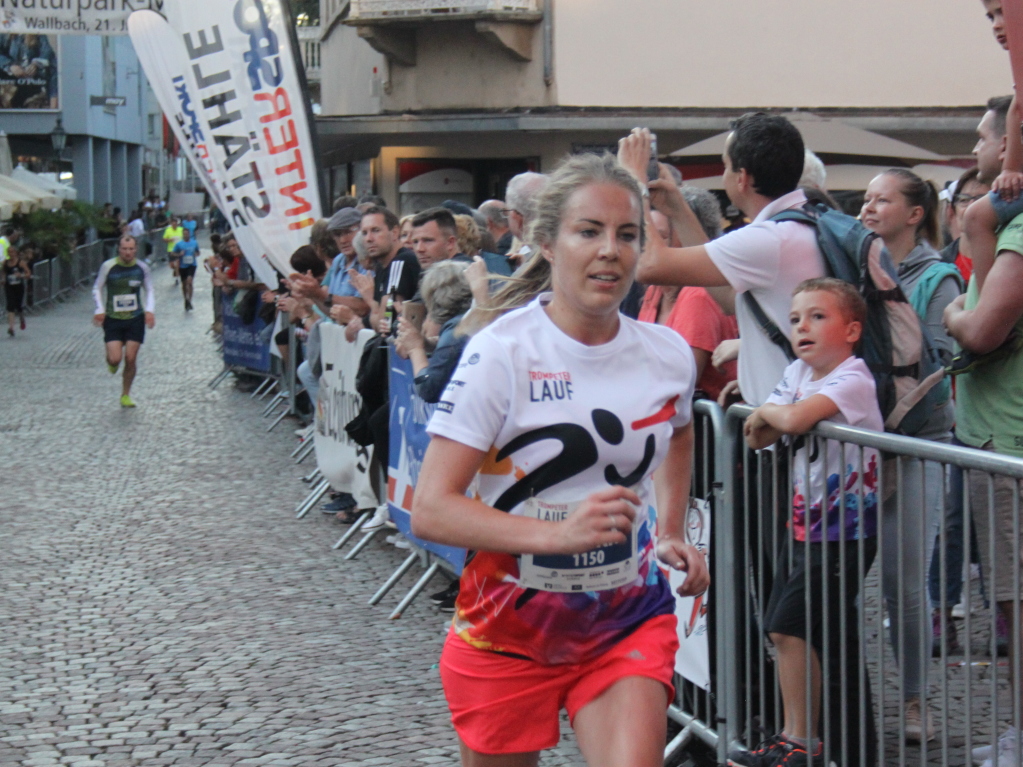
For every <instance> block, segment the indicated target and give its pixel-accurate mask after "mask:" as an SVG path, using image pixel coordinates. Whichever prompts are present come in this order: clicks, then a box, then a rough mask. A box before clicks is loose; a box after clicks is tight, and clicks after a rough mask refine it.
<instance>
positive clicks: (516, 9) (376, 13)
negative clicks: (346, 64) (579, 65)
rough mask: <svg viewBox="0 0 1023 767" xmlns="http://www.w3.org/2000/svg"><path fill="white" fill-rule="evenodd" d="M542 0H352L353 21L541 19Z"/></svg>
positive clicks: (350, 21) (371, 22)
mask: <svg viewBox="0 0 1023 767" xmlns="http://www.w3.org/2000/svg"><path fill="white" fill-rule="evenodd" d="M542 16H543V8H542V0H351V9H350V11H349V13H348V23H350V24H359V25H361V24H381V23H388V22H405V23H408V22H420V21H442V20H445V19H473V20H479V19H489V20H494V21H510V22H519V23H521V22H526V23H530V22H537V21H539V20H540V19H541V18H542Z"/></svg>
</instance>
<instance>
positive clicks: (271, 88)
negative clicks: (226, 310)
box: [129, 0, 321, 274]
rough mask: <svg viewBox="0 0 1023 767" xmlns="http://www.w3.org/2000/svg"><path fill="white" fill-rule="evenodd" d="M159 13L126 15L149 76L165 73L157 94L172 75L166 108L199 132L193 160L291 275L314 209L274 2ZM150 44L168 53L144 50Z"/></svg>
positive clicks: (309, 160)
mask: <svg viewBox="0 0 1023 767" xmlns="http://www.w3.org/2000/svg"><path fill="white" fill-rule="evenodd" d="M164 12H165V13H166V14H167V20H166V22H164V21H163V19H162V18H161V17H160V16H159V15H158V14H156V13H153V12H151V11H140V12H138V13H135V14H133V15H132V17H131V20H130V21H129V28H130V32H131V36H132V42H133V43H134V45H135V50H136V52H137V53H139V55H140V60H141V59H142V58H143V57H144V58H145V59H148V60H149V61H151V62H157V61H158V62H160V64H159V65H158V66H159V67H160V68H159V69H158V70H157V71H155V72H153V73H150V72H149V69H148V66H147V64H146V62H145V61H143V67H144V68H146V74H147V76H148V77H149V79H150V82H152V81H153V80H154V79H157V78H159V79H162V80H163V81H164V83H165V85H164V86H162V88H161V90H163V91H165V90H166V82H168V81H169V82H170V84H171V86H172V88H173V89H174V91H175V92H176V93H177V94H178V101H179V103H180V107H179V108H178V109H176V110H174V112H171V114H175V113H178V112H180V113H181V115H182V117H184V118H186V119H187V121H188V125H189V128H190V133H191V135H192V136H195V137H201V138H202V144H201V146H202V147H204V149H205V152H206V157H205V158H204V157H202V156H201V155H200V157H199V159H200V160H201V161H203V162H205V167H206V172H207V173H208V175H210V176H211V177H212V179H213V181H214V183H215V186H216V188H217V190H218V192H219V199H220V200H221V201H222V202H223V206H222V208H221V209H222V210H223V212H224V215H225V216H226V217H227V219H228V221H229V222H230V223H231V226H232V228H235V227H241V226H247V227H248V228H250V229H251V231H252V232H253V233H254V234H255V236H256V238H257V239H258V241H259V242H260V243H261V244H262V246H263V249H264V252H265V254H266V256H267V258H268V259H269V260H270V263H272V264H273V265H274V266H275V267H276V268H277V270H278V271H280V272H282V273H284V274H288V273H290V272H291V267H290V265H289V259H290V257H291V254H292V253H293V252H294V251H295V250H297V249H298V248H299V247H301V246H302V245H306V244H308V242H309V231H308V228H309V227H311V226H312V225H313V223H314V222H315V221H316V220H317V219H318V218H319V217H320V215H321V212H320V202H319V194H318V190H317V174H316V164H315V159H316V158H315V156H314V153H313V148H312V140H311V138H310V130H309V123H308V119H307V116H306V110H305V100H304V96H303V94H302V90H301V88H300V76H299V72H298V70H297V69H296V66H295V57H294V56H293V55H292V51H291V44H290V38H289V31H288V29H287V27H286V26H285V16H284V10H283V8H282V6H281V0H237V1H236V2H224V1H222V0H221V1H218V2H206V3H195V4H189V6H188V8H187V13H186V9H185V8H183V7H182V6H181V5H180V4H178V3H175V4H174V5H171V6H168V7H166V8H165V9H164ZM136 18H138V19H139V21H138V22H136ZM168 30H169V31H168ZM155 46H166V47H167V48H168V49H169V50H168V51H166V52H164V51H159V52H150V53H147V52H146V48H151V47H155ZM154 88H155V86H154ZM158 92H159V91H158ZM186 96H187V100H188V103H187V105H186V104H185V97H186ZM186 106H187V107H188V108H187V109H186ZM196 146H197V147H199V146H200V144H199V143H198V142H197V143H196ZM197 153H198V151H197ZM246 255H248V254H246Z"/></svg>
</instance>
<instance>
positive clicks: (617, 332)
mask: <svg viewBox="0 0 1023 767" xmlns="http://www.w3.org/2000/svg"><path fill="white" fill-rule="evenodd" d="M538 207H539V213H538V216H537V220H536V222H535V223H534V225H533V229H532V242H533V243H534V244H535V245H536V246H537V251H536V253H535V255H534V256H533V258H532V259H531V260H530V261H529V262H527V264H525V265H524V266H523V267H522V269H520V270H519V273H518V275H517V276H518V279H516V280H513V281H511V282H510V283H509V284H508V285H507V286H506V287H505V288H504V289H503V290H502V291H501V292H500V293H499V294H498V295H497V296H495V300H494V302H493V303H494V305H495V306H496V307H498V309H499V310H503V309H511V308H512V307H520V308H516V309H514V310H513V311H509V312H508V313H506V314H504V315H503V316H501V317H500V318H499V319H497V320H496V321H494V322H493V323H492V324H490V325H489V326H487V327H486V328H484V329H483V330H482V331H481V332H480V333H479V334H478V335H476V336H475V337H474V338H473V339H472V340H471V341H470V342H469V344H468V346H467V347H466V349H465V351H464V353H463V355H462V360H461V363H460V364H459V366H458V368H457V369H456V371H455V373H454V374H453V375H452V380H451V382H450V383H449V384H448V387H447V389H446V390H445V392H444V394H443V395H442V397H441V401H440V402H439V403H438V408H437V411H436V413H435V415H434V416H433V418H432V420H431V422H430V426H429V429H428V430H429V432H430V434H431V435H432V441H431V443H430V447H429V449H428V450H427V453H426V457H425V460H424V462H423V466H422V470H421V472H420V475H419V480H418V483H417V486H416V491H415V497H414V500H413V505H412V527H413V532H414V533H415V534H416V535H417V536H420V537H422V538H425V539H428V540H433V541H437V542H439V543H444V544H448V545H452V546H460V547H464V548H466V549H468V550H469V551H470V552H471V553H470V555H469V557H468V558H467V562H466V565H465V568H464V570H463V573H462V577H461V590H460V594H459V597H458V602H457V605H456V614H455V618H454V621H453V626H452V630H451V632H450V634H449V636H448V640H447V642H446V644H445V648H444V651H443V654H442V657H441V676H442V681H443V683H444V691H445V696H446V697H447V699H448V703H449V706H450V708H451V712H452V720H453V722H454V725H455V729H456V731H457V733H458V735H459V739H460V745H461V750H462V763H463V765H465V767H532V766H533V765H536V764H537V762H538V759H539V753H540V751H541V750H542V749H544V748H550V747H551V746H553V745H554V744H556V743H557V740H558V735H559V722H558V716H559V711H560V709H561V708H565V709H567V710H568V713H569V716H570V718H571V721H572V726H573V728H574V729H575V732H576V735H577V738H578V742H579V747H580V749H581V751H582V753H583V755H584V756H585V758H586V760H587V763H588V764H589V765H590V767H660V765H661V764H662V758H663V749H664V745H665V735H666V715H665V711H666V708H667V705H668V702H669V696H670V695H671V694H672V687H671V678H672V677H671V675H672V669H673V664H674V655H675V650H676V648H677V646H678V645H677V636H676V629H675V617H674V606H675V603H674V595H672V594H671V591H670V588H669V586H668V584H667V579H666V577H665V575H664V574H663V572H662V571H661V568H660V567H658V565H657V562H656V561H655V551H656V559H659V560H660V562H662V563H664V564H665V565H667V566H670V567H673V568H676V569H679V570H683V571H686V572H687V576H686V580H685V583H684V584H683V586H682V587H681V588H680V589H679V593H681V594H683V595H695V594H699V593H701V592H703V591H704V590H705V589H706V588H707V586H708V585H709V580H710V579H709V575H708V572H707V566H706V562H705V560H704V557H703V555H702V554H701V553H700V552H699V551H697V550H696V549H695V548H694V547H692V546H690V545H689V544H687V543H686V542H685V531H684V520H685V513H686V509H687V505H688V498H689V482H690V470H691V458H692V450H693V425H692V419H691V399H692V394H693V388H694V383H695V364H694V362H693V357H692V353H691V351H690V350H689V347H688V346H687V345H686V343H685V341H684V340H683V339H682V338H681V336H679V335H678V334H677V333H674V332H673V331H671V330H668V329H666V328H663V327H660V326H656V325H651V324H648V323H639V322H635V321H633V320H630V319H628V318H627V317H624V316H623V315H621V314H620V313H619V311H618V308H619V305H620V304H621V302H622V299H623V298H624V297H625V295H626V294H627V293H628V291H629V287H630V286H631V284H632V282H633V279H634V276H635V271H636V264H637V261H638V258H639V253H640V249H641V247H642V242H643V231H644V206H643V196H642V191H641V187H640V185H639V183H638V182H637V181H636V180H635V178H634V177H633V176H632V175H630V174H629V173H628V172H627V171H626V170H624V169H623V168H622V167H621V166H620V165H619V164H618V163H617V161H616V160H615V159H614V158H613V157H611V156H610V155H608V156H604V157H598V156H595V155H580V156H576V157H572V158H569V159H568V160H567V161H566V162H565V163H564V164H563V165H562V166H561V167H560V168H559V169H558V170H557V171H556V172H555V173H554V174H553V175H552V178H551V182H550V185H549V186H548V188H547V191H546V192H545V193H544V195H543V197H542V198H541V200H540V202H539V206H538ZM546 291H550V292H546ZM474 480H476V484H475V485H474ZM470 486H473V488H474V489H473V492H472V496H471V497H470V496H467V495H466V491H467V490H469V489H470ZM655 495H656V504H655V502H654V496H655ZM655 505H656V508H657V512H656V549H655V541H654V530H653V527H654V525H653V519H652V516H653V513H654V512H653V508H654V506H655Z"/></svg>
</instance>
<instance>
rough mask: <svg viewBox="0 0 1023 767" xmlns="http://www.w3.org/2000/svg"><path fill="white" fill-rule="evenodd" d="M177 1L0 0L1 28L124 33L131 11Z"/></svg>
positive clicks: (51, 32)
mask: <svg viewBox="0 0 1023 767" xmlns="http://www.w3.org/2000/svg"><path fill="white" fill-rule="evenodd" d="M178 1H179V0H0V29H3V30H4V31H5V32H20V33H24V34H31V35H38V34H44V35H126V34H128V16H129V15H131V12H132V11H141V10H150V11H162V10H163V8H164V6H165V5H168V4H170V3H174V2H178Z"/></svg>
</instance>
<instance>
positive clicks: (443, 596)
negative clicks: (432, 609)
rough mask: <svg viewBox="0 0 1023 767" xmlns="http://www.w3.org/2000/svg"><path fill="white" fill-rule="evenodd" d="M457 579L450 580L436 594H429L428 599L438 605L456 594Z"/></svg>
mask: <svg viewBox="0 0 1023 767" xmlns="http://www.w3.org/2000/svg"><path fill="white" fill-rule="evenodd" d="M458 583H459V582H458V581H451V583H449V584H448V587H447V588H446V589H444V590H443V591H438V592H437V593H436V594H430V601H431V602H433V603H434V604H435V605H440V604H443V603H444V602H446V601H447V600H449V599H452V598H454V597H456V596H458Z"/></svg>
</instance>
